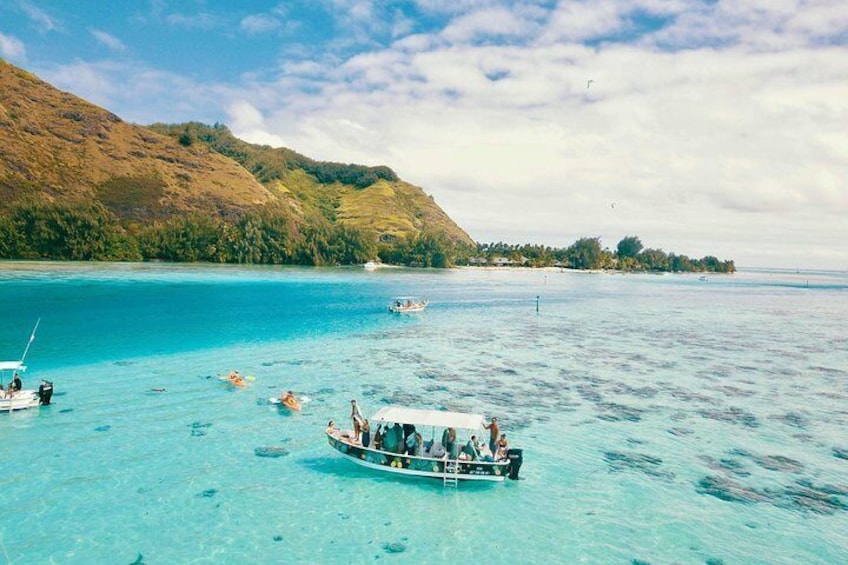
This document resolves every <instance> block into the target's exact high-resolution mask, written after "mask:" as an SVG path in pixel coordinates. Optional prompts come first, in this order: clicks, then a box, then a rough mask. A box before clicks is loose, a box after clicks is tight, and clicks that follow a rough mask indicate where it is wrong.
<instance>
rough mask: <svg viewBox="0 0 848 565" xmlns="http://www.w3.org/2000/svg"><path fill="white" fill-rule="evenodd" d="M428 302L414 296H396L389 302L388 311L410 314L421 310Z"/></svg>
mask: <svg viewBox="0 0 848 565" xmlns="http://www.w3.org/2000/svg"><path fill="white" fill-rule="evenodd" d="M427 304H428V302H427V301H426V300H424V299H421V298H418V297H416V296H398V297H397V298H395V299H394V300H392V302H391V303H390V304H389V312H394V313H395V314H411V313H413V312H422V311H423V310H424V309H425V308H426V307H427Z"/></svg>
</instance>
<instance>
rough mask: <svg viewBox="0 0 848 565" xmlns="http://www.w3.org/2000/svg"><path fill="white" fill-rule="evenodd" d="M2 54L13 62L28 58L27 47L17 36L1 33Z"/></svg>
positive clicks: (0, 51) (0, 45)
mask: <svg viewBox="0 0 848 565" xmlns="http://www.w3.org/2000/svg"><path fill="white" fill-rule="evenodd" d="M0 56H2V57H3V58H4V59H8V60H9V61H12V62H19V61H23V60H24V59H25V58H26V47H25V46H24V44H23V42H22V41H21V40H20V39H18V38H17V37H14V36H12V35H6V34H4V33H0Z"/></svg>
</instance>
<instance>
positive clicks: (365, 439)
mask: <svg viewBox="0 0 848 565" xmlns="http://www.w3.org/2000/svg"><path fill="white" fill-rule="evenodd" d="M370 444H371V424H369V423H368V420H362V447H368V446H369V445H370Z"/></svg>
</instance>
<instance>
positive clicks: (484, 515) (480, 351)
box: [0, 263, 848, 565]
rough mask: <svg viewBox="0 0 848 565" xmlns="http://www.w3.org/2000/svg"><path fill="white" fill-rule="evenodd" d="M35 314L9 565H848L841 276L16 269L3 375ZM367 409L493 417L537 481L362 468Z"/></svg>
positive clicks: (5, 501) (4, 425)
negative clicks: (349, 436)
mask: <svg viewBox="0 0 848 565" xmlns="http://www.w3.org/2000/svg"><path fill="white" fill-rule="evenodd" d="M393 295H422V296H426V297H427V298H429V299H430V300H431V306H430V308H428V310H427V311H426V312H425V313H423V314H421V315H415V316H396V315H390V314H389V313H387V312H386V305H387V304H388V301H389V300H390V298H391V297H392V296H393ZM536 296H539V297H540V298H539V311H538V313H537V312H536V305H537V301H536ZM38 318H41V325H40V327H39V330H38V334H37V337H36V340H35V342H34V343H33V345H32V348H31V350H30V352H29V355H28V358H27V364H28V365H29V366H30V371H29V372H28V373H27V374H26V375H25V384H30V385H33V384H36V383H37V381H38V379H40V378H46V379H49V380H52V381H54V383H55V386H56V390H57V391H58V394H57V396H55V397H54V404H53V405H52V406H50V407H44V408H41V409H38V410H30V411H24V412H18V413H12V414H0V445H2V454H3V455H2V458H0V513H2V516H3V520H2V521H0V551H2V553H0V556H2V557H0V561H4V560H5V561H6V562H9V563H16V564H24V563H86V564H87V563H133V562H143V563H148V564H156V563H289V562H305V563H364V562H372V561H377V562H388V563H393V562H415V563H449V562H491V563H510V562H528V563H543V562H554V563H604V564H607V563H611V564H615V563H620V564H623V565H627V564H633V563H651V564H666V563H693V564H695V563H697V564H705V563H709V564H712V565H715V564H718V563H724V564H734V563H744V564H757V563H769V564H772V563H775V564H781V563H785V564H796V563H846V562H848V341H846V329H845V328H846V325H845V320H846V319H848V275H846V274H845V273H809V272H807V273H804V272H802V273H794V272H769V271H748V272H740V273H737V274H735V275H730V276H711V277H710V278H709V280H708V281H701V280H699V279H698V276H688V275H675V276H652V275H626V276H624V275H612V274H580V273H560V272H554V271H544V272H543V271H483V270H451V271H409V270H394V269H392V270H380V271H377V272H373V273H369V272H365V271H363V270H360V269H294V268H245V267H221V266H182V265H180V266H174V265H147V264H145V265H117V264H116V265H113V264H107V265H89V264H64V263H58V264H54V263H50V264H42V263H2V264H0V321H2V323H1V324H0V356H2V357H3V358H9V359H14V358H16V357H18V356H19V355H20V353H21V352H22V350H23V348H24V346H25V345H26V342H27V339H28V337H29V333H30V330H31V328H32V326H33V324H34V323H35V321H36V320H37V319H38ZM232 369H239V370H240V371H241V372H242V374H244V375H250V376H253V377H254V378H255V380H253V381H251V386H250V387H249V388H248V389H247V390H243V391H233V390H230V389H228V388H227V387H225V386H223V385H222V383H221V381H220V380H219V379H218V376H219V375H223V374H225V373H227V372H229V371H230V370H232ZM157 387H163V388H165V389H166V392H164V393H156V392H151V389H152V388H157ZM285 389H292V390H295V391H296V392H298V393H299V394H301V395H305V396H307V397H308V398H309V399H310V400H309V402H307V403H306V404H305V406H304V409H303V411H302V412H301V413H299V414H295V415H288V414H284V413H281V412H280V411H278V410H277V409H276V408H274V407H272V406H269V405H268V403H267V398H268V397H270V396H277V395H278V394H279V393H280V392H281V391H283V390H285ZM351 398H357V399H358V400H359V402H360V404H361V405H362V407H363V409H364V411H365V412H366V414H367V413H371V412H373V411H375V410H376V409H377V408H379V407H380V406H381V405H383V404H385V403H397V404H404V405H411V406H419V407H445V408H449V409H455V410H468V411H477V412H482V413H484V414H485V415H486V416H487V417H488V416H497V417H499V419H500V420H501V423H502V427H503V428H504V430H505V431H506V433H507V434H508V437H509V438H510V440H511V443H512V444H513V445H514V446H519V447H522V448H524V455H525V457H524V466H523V467H522V469H521V477H522V480H520V481H516V482H513V481H507V482H505V483H503V484H487V485H477V484H461V485H460V486H459V488H457V489H452V488H447V489H446V488H444V487H443V486H442V484H441V482H439V481H421V480H410V479H406V478H394V477H388V476H385V475H383V474H379V473H375V472H374V471H369V470H367V469H363V468H360V467H358V466H356V465H354V464H352V463H350V462H348V461H345V460H343V459H341V458H340V457H339V456H337V455H336V454H335V453H334V452H333V451H332V450H331V449H330V448H329V447H328V446H327V445H326V443H325V441H324V440H323V435H322V432H323V429H324V426H325V425H326V422H327V420H329V419H330V418H333V419H335V420H336V421H337V422H339V423H347V422H348V418H347V416H348V413H349V410H348V406H349V401H350V399H351ZM269 448H270V449H269ZM263 455H264V456H263ZM267 455H277V457H268V456H267Z"/></svg>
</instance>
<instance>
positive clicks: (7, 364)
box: [0, 361, 26, 371]
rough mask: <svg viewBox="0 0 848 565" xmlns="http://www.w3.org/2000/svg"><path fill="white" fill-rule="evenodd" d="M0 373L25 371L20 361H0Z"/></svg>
mask: <svg viewBox="0 0 848 565" xmlns="http://www.w3.org/2000/svg"><path fill="white" fill-rule="evenodd" d="M0 371H26V367H25V366H24V365H23V364H22V363H21V362H20V361H0Z"/></svg>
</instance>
